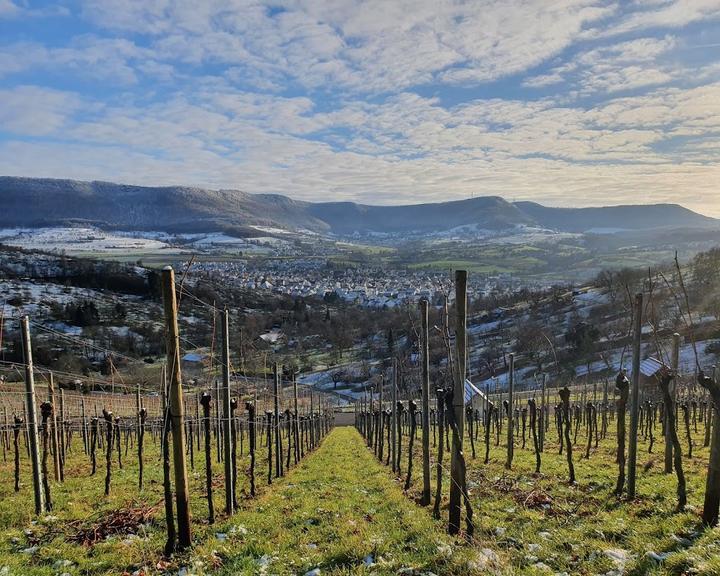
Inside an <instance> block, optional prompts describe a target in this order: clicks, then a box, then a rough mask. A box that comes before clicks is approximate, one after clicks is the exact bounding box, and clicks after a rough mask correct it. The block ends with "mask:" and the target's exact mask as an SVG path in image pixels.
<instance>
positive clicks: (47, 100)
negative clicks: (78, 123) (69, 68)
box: [0, 86, 80, 136]
mask: <svg viewBox="0 0 720 576" xmlns="http://www.w3.org/2000/svg"><path fill="white" fill-rule="evenodd" d="M0 101H1V102H2V103H3V105H2V106H0V133H2V132H7V133H11V134H17V135H21V136H43V135H48V134H57V133H58V132H59V131H60V130H61V129H62V128H63V127H64V126H65V124H66V122H67V120H68V119H69V118H70V117H71V116H72V115H73V113H74V112H75V111H77V110H78V108H79V107H80V98H79V97H78V96H77V95H75V94H72V93H67V92H60V91H57V90H49V89H47V88H41V87H38V86H17V87H15V88H12V89H9V90H0Z"/></svg>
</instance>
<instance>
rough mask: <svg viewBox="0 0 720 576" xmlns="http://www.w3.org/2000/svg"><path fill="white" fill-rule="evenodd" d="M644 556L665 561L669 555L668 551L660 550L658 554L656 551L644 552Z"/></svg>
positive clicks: (657, 560)
mask: <svg viewBox="0 0 720 576" xmlns="http://www.w3.org/2000/svg"><path fill="white" fill-rule="evenodd" d="M645 556H646V557H648V558H650V559H651V560H655V562H665V560H667V558H668V556H670V553H669V552H661V553H659V554H658V553H657V552H653V551H650V552H647V553H646V554H645Z"/></svg>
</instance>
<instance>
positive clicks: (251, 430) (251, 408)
mask: <svg viewBox="0 0 720 576" xmlns="http://www.w3.org/2000/svg"><path fill="white" fill-rule="evenodd" d="M245 409H246V410H247V413H248V442H249V444H250V468H249V471H248V473H249V474H250V496H255V437H256V435H255V426H256V420H255V405H254V404H253V403H252V402H245ZM206 429H207V428H206Z"/></svg>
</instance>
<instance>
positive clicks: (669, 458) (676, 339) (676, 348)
mask: <svg viewBox="0 0 720 576" xmlns="http://www.w3.org/2000/svg"><path fill="white" fill-rule="evenodd" d="M671 362H672V366H671V368H672V371H673V372H672V373H673V379H672V380H671V381H670V382H669V383H668V395H666V396H665V397H664V398H665V404H667V405H666V406H665V407H664V410H663V427H664V430H665V474H672V471H673V438H672V434H670V430H669V424H668V423H669V422H670V421H671V417H672V422H673V428H674V422H675V416H674V414H675V412H674V410H675V407H674V406H673V398H674V396H675V379H676V378H677V375H678V369H679V368H680V334H678V333H677V332H676V333H675V334H673V347H672V356H671ZM663 392H664V391H663ZM668 398H669V401H668Z"/></svg>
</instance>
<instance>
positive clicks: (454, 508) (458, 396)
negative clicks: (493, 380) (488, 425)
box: [448, 270, 467, 535]
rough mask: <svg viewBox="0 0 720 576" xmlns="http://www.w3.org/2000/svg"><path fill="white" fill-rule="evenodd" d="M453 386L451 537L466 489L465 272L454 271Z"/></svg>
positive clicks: (458, 522) (449, 528) (457, 526)
mask: <svg viewBox="0 0 720 576" xmlns="http://www.w3.org/2000/svg"><path fill="white" fill-rule="evenodd" d="M455 310H456V314H457V319H456V324H455V349H456V358H455V378H454V380H455V382H454V388H453V398H452V402H453V413H454V420H455V426H454V427H453V440H452V453H451V461H450V477H451V482H450V505H449V511H450V520H449V524H448V532H449V533H450V534H452V535H455V534H457V533H458V532H460V514H461V503H462V502H461V499H462V496H463V490H464V488H465V474H464V466H463V462H462V460H463V455H462V449H463V434H464V429H465V409H464V407H465V375H466V373H467V326H466V322H467V271H465V270H456V271H455Z"/></svg>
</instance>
